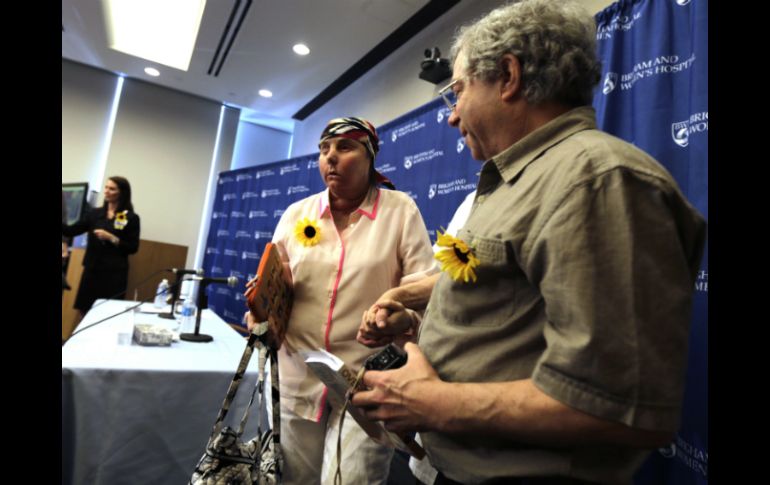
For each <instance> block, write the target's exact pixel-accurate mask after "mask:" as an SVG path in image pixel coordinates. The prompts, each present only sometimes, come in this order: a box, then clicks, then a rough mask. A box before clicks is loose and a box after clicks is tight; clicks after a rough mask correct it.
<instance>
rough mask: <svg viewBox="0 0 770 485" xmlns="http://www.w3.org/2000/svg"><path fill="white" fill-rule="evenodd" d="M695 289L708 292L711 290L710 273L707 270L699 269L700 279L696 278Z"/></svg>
mask: <svg viewBox="0 0 770 485" xmlns="http://www.w3.org/2000/svg"><path fill="white" fill-rule="evenodd" d="M695 291H702V292H704V293H708V291H709V273H708V271H705V270H700V271H698V279H697V280H695Z"/></svg>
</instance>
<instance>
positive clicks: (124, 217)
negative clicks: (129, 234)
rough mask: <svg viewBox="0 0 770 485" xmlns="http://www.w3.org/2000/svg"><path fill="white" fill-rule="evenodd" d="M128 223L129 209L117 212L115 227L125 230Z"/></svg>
mask: <svg viewBox="0 0 770 485" xmlns="http://www.w3.org/2000/svg"><path fill="white" fill-rule="evenodd" d="M126 224H128V211H127V210H124V211H123V212H118V213H117V214H115V221H114V222H113V223H112V225H113V227H114V228H115V229H118V230H123V228H124V227H126Z"/></svg>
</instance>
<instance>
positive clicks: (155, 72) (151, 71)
mask: <svg viewBox="0 0 770 485" xmlns="http://www.w3.org/2000/svg"><path fill="white" fill-rule="evenodd" d="M144 73H145V74H147V75H148V76H152V77H158V76H160V71H159V70H157V69H155V68H154V67H145V68H144Z"/></svg>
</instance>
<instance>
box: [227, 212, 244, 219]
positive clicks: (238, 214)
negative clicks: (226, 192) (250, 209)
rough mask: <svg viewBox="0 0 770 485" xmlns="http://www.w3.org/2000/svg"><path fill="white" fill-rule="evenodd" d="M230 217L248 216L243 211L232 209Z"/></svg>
mask: <svg viewBox="0 0 770 485" xmlns="http://www.w3.org/2000/svg"><path fill="white" fill-rule="evenodd" d="M230 217H232V218H234V219H235V218H238V217H246V213H245V212H241V211H230Z"/></svg>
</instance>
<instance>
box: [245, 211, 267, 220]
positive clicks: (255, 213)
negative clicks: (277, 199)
mask: <svg viewBox="0 0 770 485" xmlns="http://www.w3.org/2000/svg"><path fill="white" fill-rule="evenodd" d="M255 217H267V212H265V211H249V219H254V218H255Z"/></svg>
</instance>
